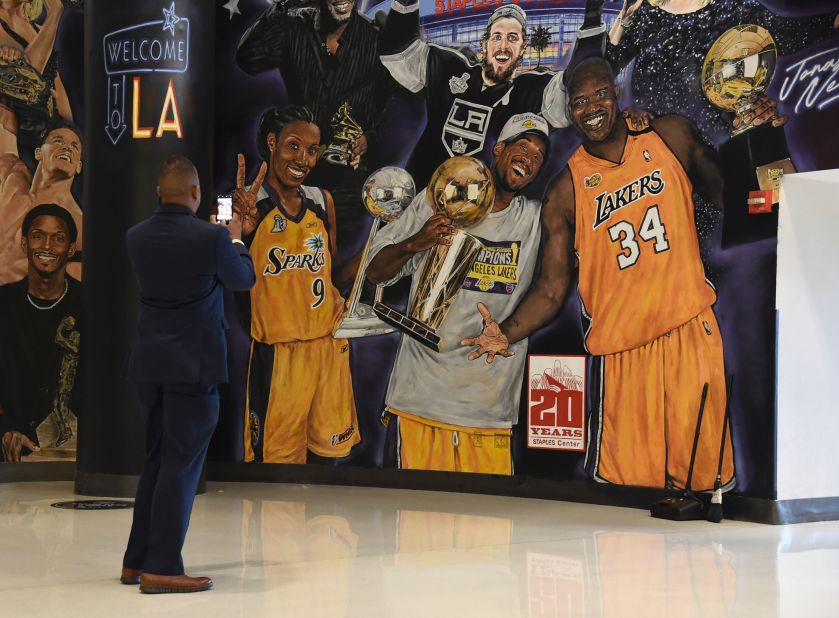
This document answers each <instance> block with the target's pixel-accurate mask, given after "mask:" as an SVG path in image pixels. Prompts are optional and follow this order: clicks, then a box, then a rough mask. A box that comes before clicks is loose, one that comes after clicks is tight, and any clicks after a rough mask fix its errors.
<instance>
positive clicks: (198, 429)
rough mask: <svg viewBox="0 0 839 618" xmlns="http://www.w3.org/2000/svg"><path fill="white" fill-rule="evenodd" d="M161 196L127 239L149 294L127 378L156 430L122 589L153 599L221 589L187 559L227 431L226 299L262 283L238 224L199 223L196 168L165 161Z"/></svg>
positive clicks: (150, 436)
mask: <svg viewBox="0 0 839 618" xmlns="http://www.w3.org/2000/svg"><path fill="white" fill-rule="evenodd" d="M243 166H244V161H242V160H240V167H243ZM264 173H265V172H264V170H262V171H261V172H260V177H259V178H257V180H256V181H255V182H254V185H253V187H255V189H254V188H253V187H252V190H258V188H259V185H260V184H261V181H262V176H263V175H264ZM157 194H158V196H160V206H158V208H157V210H156V211H155V213H154V215H152V216H151V217H150V218H149V219H147V220H145V221H143V222H141V223H139V224H137V225H135V226H134V227H132V228H131V229H130V230H128V234H127V235H126V241H127V245H128V256H129V258H130V260H131V267H132V269H133V270H134V274H135V276H136V278H137V281H138V283H139V288H140V316H139V320H138V325H137V334H136V337H135V339H134V341H133V344H132V346H131V353H130V356H129V359H128V366H127V370H128V377H129V379H131V380H132V381H134V382H136V383H137V391H138V394H139V398H140V402H141V404H142V407H143V410H144V413H145V414H146V420H147V429H146V460H145V463H144V466H143V474H142V476H141V477H140V483H139V486H138V488H137V499H136V502H135V506H134V523H133V525H132V527H131V536H130V537H129V539H128V549H127V550H126V552H125V557H124V559H123V569H122V576H121V578H120V581H122V583H125V584H135V583H139V584H140V591H141V592H145V593H162V592H198V591H201V590H208V589H209V588H211V587H212V585H213V582H212V580H210V579H209V578H207V577H188V576H186V575H185V574H184V566H183V560H182V558H181V549H182V547H183V543H184V537H185V536H186V530H187V526H188V525H189V517H190V513H191V512H192V503H193V499H194V497H195V491H196V489H197V487H198V479H199V476H200V474H201V467H202V465H203V463H204V458H205V456H206V454H207V447H208V445H209V443H210V437H211V436H212V434H213V430H214V429H215V427H216V422H217V421H218V409H219V408H218V406H219V399H218V388H217V384H219V383H221V382H227V379H228V376H227V344H226V340H225V330H226V329H227V323H226V321H225V319H224V302H223V289H224V288H227V289H228V290H233V291H245V290H248V289H250V288H251V286H253V284H254V282H255V281H256V278H255V276H254V272H253V262H252V261H251V257H250V255H249V254H248V251H247V249H246V248H245V245H244V244H243V243H242V241H241V236H242V223H241V220H240V219H239V218H238V216H237V215H235V214H234V218H233V220H232V221H230V224H229V225H228V226H223V225H222V226H218V225H213V224H211V223H208V222H206V221H201V220H200V219H198V218H197V217H196V216H195V212H196V211H197V209H198V205H199V203H200V202H201V186H200V183H199V180H198V172H197V171H196V169H195V166H194V165H193V164H192V163H191V162H190V161H189V159H186V158H184V157H180V156H172V157H169V158H167V159H166V160H165V161H163V163H162V164H161V166H160V176H159V178H158V186H157ZM231 241H232V242H231Z"/></svg>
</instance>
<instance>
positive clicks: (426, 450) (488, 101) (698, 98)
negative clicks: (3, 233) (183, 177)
mask: <svg viewBox="0 0 839 618" xmlns="http://www.w3.org/2000/svg"><path fill="white" fill-rule="evenodd" d="M599 5H602V6H599ZM835 9H836V7H835V6H831V4H830V3H828V2H812V3H807V6H806V7H805V6H803V5H802V4H801V3H797V4H795V5H793V4H792V3H790V2H781V1H770V0H766V1H765V2H757V1H756V0H749V1H747V2H731V1H728V0H712V1H708V0H696V1H693V2H678V1H676V0H655V1H652V0H636V1H634V2H633V1H627V2H625V3H619V2H606V3H599V2H594V3H592V2H589V3H585V2H575V1H567V2H566V1H559V0H546V1H536V0H531V1H522V2H518V3H502V2H447V1H445V0H437V1H436V2H432V1H431V0H420V1H419V2H411V1H410V0H388V1H386V2H382V3H379V4H375V3H363V2H362V3H357V2H352V1H345V0H339V1H333V0H321V1H315V2H309V3H302V4H298V3H293V2H269V3H265V2H263V1H262V0H230V1H228V2H226V3H224V4H223V5H222V7H221V8H220V11H219V13H218V26H217V27H218V32H219V36H218V39H219V51H218V54H217V58H218V62H219V71H218V75H219V76H220V77H219V80H218V84H217V88H218V89H219V92H220V94H221V93H222V92H230V91H235V92H238V93H244V94H246V96H241V97H236V99H235V100H233V99H230V98H227V99H225V98H224V97H222V96H220V97H219V108H218V109H217V126H216V138H217V151H216V153H217V156H216V185H217V188H218V192H219V193H226V192H230V191H231V190H233V192H234V197H235V195H236V193H237V192H238V194H239V198H238V199H234V204H236V203H238V204H239V205H240V206H239V208H241V209H243V212H245V214H246V218H247V220H248V221H249V225H250V226H251V228H250V229H251V232H252V233H251V236H250V241H249V242H250V246H251V253H252V254H253V256H254V260H255V263H256V265H257V270H258V271H261V274H262V277H261V280H260V282H259V283H258V284H257V286H256V288H254V291H253V292H252V293H251V294H250V295H247V297H246V298H242V299H239V302H237V303H236V308H235V313H236V314H237V317H238V319H239V322H240V323H242V324H243V328H242V330H241V331H239V332H236V333H233V335H232V337H233V339H234V341H236V342H237V346H238V350H239V351H238V353H236V354H235V355H234V356H235V358H234V359H233V362H234V364H235V365H237V366H238V367H239V373H240V375H241V376H242V377H243V380H242V382H243V383H242V384H241V385H240V386H239V387H238V388H237V387H236V386H235V385H233V384H231V387H230V389H229V392H228V393H227V395H228V396H227V404H228V405H227V410H226V413H227V419H228V420H227V423H228V424H227V427H228V429H229V430H231V431H235V435H234V437H233V438H231V439H229V440H228V442H227V443H226V444H227V445H229V447H230V450H232V451H233V452H232V453H231V454H232V455H233V458H235V459H244V460H245V461H254V462H265V463H303V462H308V463H319V464H327V465H353V466H384V467H399V468H403V469H421V470H443V471H460V472H476V473H492V474H527V475H533V476H542V477H548V478H555V479H568V478H589V479H593V480H596V481H601V482H608V483H617V484H629V485H642V486H652V487H665V486H668V487H684V484H685V482H686V476H687V474H688V472H689V470H688V469H689V462H690V459H691V455H692V452H693V451H695V452H696V455H695V459H696V465H695V469H694V470H693V487H694V488H697V489H700V488H701V489H710V488H712V487H713V486H714V483H715V480H716V481H717V484H718V485H722V486H723V488H724V489H731V488H736V491H738V492H742V493H744V494H747V495H760V496H768V495H771V493H772V491H773V487H774V478H773V473H772V469H773V465H772V462H773V449H774V427H773V420H772V419H773V406H774V373H773V372H774V335H773V333H774V320H775V316H774V277H775V265H774V259H775V246H776V240H775V234H774V229H773V227H774V226H776V224H777V204H776V202H777V195H776V191H775V190H774V187H776V186H777V181H778V178H779V177H780V175H781V174H782V173H784V172H787V173H789V172H791V171H794V170H797V171H806V170H812V169H823V168H831V167H836V166H837V165H839V159H838V158H837V155H836V153H835V151H834V150H831V149H830V148H828V147H827V146H826V145H825V144H823V142H822V141H821V140H819V139H818V138H817V137H816V136H817V135H818V134H819V132H820V131H824V130H825V128H826V127H830V126H835V123H836V121H837V119H839V104H837V101H836V96H835V94H832V89H831V83H834V81H835V69H836V57H837V54H839V39H837V38H836V30H837V26H839V22H837V14H836V12H835ZM726 37H727V38H726ZM715 43H716V45H715ZM594 57H600V58H605V60H606V62H603V61H598V60H595V59H593V58H594ZM569 68H571V69H573V71H569V70H568V69H569ZM222 76H224V77H222ZM236 153H244V155H245V159H246V161H247V165H246V166H245V167H246V170H244V171H241V170H239V182H238V183H236V184H234V179H236V178H237V168H238V166H239V165H240V164H239V163H238V162H237V158H236ZM767 157H769V158H767ZM764 159H766V160H764ZM262 161H264V162H265V163H266V164H267V175H266V176H265V179H264V181H263V182H261V186H259V187H258V188H255V184H257V183H254V185H250V183H251V181H252V180H253V179H254V177H255V176H256V174H257V168H258V167H259V165H260V163H261V162H262ZM405 172H407V174H406V173H405ZM773 183H775V184H774V185H773ZM249 186H250V189H248V187H249ZM248 191H249V193H248ZM234 207H235V206H234ZM761 211H762V212H761ZM359 268H360V269H361V270H360V272H361V273H362V274H360V275H359V276H357V277H356V276H355V275H356V274H357V273H358V272H359ZM727 410H728V414H727ZM700 415H701V419H702V420H701V422H700V421H699V418H700ZM224 422H225V421H222V423H224ZM697 424H699V431H698V432H697ZM724 427H725V432H723V428H724ZM729 428H730V431H729ZM723 433H725V435H723ZM695 438H696V439H695ZM721 447H722V448H721ZM217 452H218V451H217ZM717 477H719V478H717Z"/></svg>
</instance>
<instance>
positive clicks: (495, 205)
mask: <svg viewBox="0 0 839 618" xmlns="http://www.w3.org/2000/svg"><path fill="white" fill-rule="evenodd" d="M548 131H549V129H548V124H547V122H546V121H545V120H544V119H543V118H542V117H540V116H538V115H536V114H532V113H526V114H518V115H515V116H513V117H512V118H511V119H510V120H509V121H508V122H507V123H506V124H505V125H504V127H503V129H502V130H501V133H500V136H499V139H498V143H497V144H496V145H495V148H494V149H493V155H494V159H493V163H492V166H491V168H487V166H486V165H484V164H483V163H481V162H480V161H478V160H477V159H473V158H471V157H454V158H452V159H449V160H448V161H446V162H445V163H443V164H442V165H441V166H440V167H439V168H438V170H437V171H436V172H435V173H434V175H433V177H432V180H431V183H430V184H429V186H428V187H427V188H426V189H425V190H422V191H420V192H418V194H417V197H416V198H415V199H414V201H413V202H412V203H411V205H410V206H409V207H408V208H407V209H406V210H405V212H404V213H403V214H402V216H401V217H400V218H399V219H398V220H396V221H394V222H393V223H390V224H388V225H387V226H386V227H385V228H384V229H383V230H382V231H381V232H379V233H378V234H377V235H376V237H375V239H374V240H373V242H372V244H371V247H370V249H369V255H370V256H371V257H370V258H369V259H368V261H367V271H366V275H367V278H368V280H370V281H371V282H373V283H376V284H383V285H390V284H393V283H395V282H396V281H398V280H399V279H401V278H402V277H405V276H410V277H411V278H412V279H411V295H410V300H409V315H401V314H399V313H398V312H397V311H395V310H393V309H391V308H389V307H386V306H385V305H383V304H382V303H377V304H376V309H377V311H376V312H377V314H378V315H379V316H380V317H382V318H383V319H385V320H386V321H388V322H391V323H393V324H395V325H398V327H399V328H400V329H401V330H402V331H403V333H404V334H407V335H408V336H403V338H402V342H401V344H400V348H399V352H398V355H397V358H396V362H395V365H394V368H393V372H392V374H391V378H390V384H389V387H388V392H387V397H386V400H385V403H386V405H387V409H386V412H385V415H384V416H383V419H384V420H386V421H387V423H388V429H389V432H390V433H391V435H392V436H393V437H397V433H398V444H399V452H398V465H399V467H400V468H408V469H424V470H446V471H458V472H482V473H491V474H511V473H512V458H511V451H510V434H511V428H512V425H513V424H514V423H515V422H516V419H517V417H518V409H519V396H520V389H519V383H520V381H521V377H522V371H523V369H524V360H525V357H526V354H525V351H526V348H527V341H526V340H522V341H520V342H518V343H517V344H516V346H518V348H517V349H518V350H519V351H520V352H521V353H520V354H518V355H516V356H515V357H513V358H512V359H511V360H510V362H507V363H495V364H493V365H488V366H486V367H482V366H480V365H477V364H475V363H470V362H469V361H468V360H467V355H466V354H465V353H464V350H463V347H462V346H461V344H460V342H461V340H462V339H463V338H464V337H465V336H467V335H471V334H473V333H474V332H477V331H479V330H480V327H481V316H480V315H479V314H477V313H476V312H475V305H476V303H483V305H485V306H486V307H489V309H490V310H491V311H492V312H493V315H494V314H496V312H497V313H498V314H499V315H505V316H506V315H509V314H510V313H512V311H513V309H514V308H515V307H516V305H517V304H518V303H519V302H520V300H521V298H522V297H523V295H524V294H525V293H526V291H527V289H528V287H529V286H530V282H531V280H532V278H533V272H534V268H535V266H536V261H537V257H538V252H539V241H540V211H541V204H540V203H539V202H538V201H536V200H530V199H527V198H526V197H525V196H523V195H521V193H520V192H521V191H522V190H523V189H524V188H525V187H527V186H528V185H529V184H530V183H531V182H533V180H534V179H535V178H536V176H537V175H538V174H539V171H540V170H541V168H542V165H543V163H544V161H545V159H546V157H547V152H548Z"/></svg>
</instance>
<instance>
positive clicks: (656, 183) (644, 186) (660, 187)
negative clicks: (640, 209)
mask: <svg viewBox="0 0 839 618" xmlns="http://www.w3.org/2000/svg"><path fill="white" fill-rule="evenodd" d="M665 186H666V185H665V182H664V180H662V178H661V170H660V169H659V170H655V171H654V172H652V173H650V174H647V175H645V176H641V177H640V178H638V179H637V180H633V181H632V182H630V183H629V184H627V185H624V186H623V187H621V188H620V189H618V190H617V191H613V192H611V193H606V192H604V193H601V194H600V195H598V196H597V197H596V198H594V199H595V203H596V204H597V218H596V219H595V221H594V227H593V229H595V230H596V229H597V228H598V227H600V226H601V225H602V224H604V223H606V221H608V220H609V217H611V216H612V213H613V212H615V211H616V210H620V209H621V208H624V207H625V206H629V205H630V204H634V203H635V202H637V201H638V200H640V199H641V198H643V197H645V196H647V195H658V194H659V193H661V192H662V191H664V187H665Z"/></svg>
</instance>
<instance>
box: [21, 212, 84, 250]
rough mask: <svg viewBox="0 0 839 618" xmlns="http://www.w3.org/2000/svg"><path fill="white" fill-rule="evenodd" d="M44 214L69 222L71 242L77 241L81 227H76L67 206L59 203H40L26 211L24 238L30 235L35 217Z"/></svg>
mask: <svg viewBox="0 0 839 618" xmlns="http://www.w3.org/2000/svg"><path fill="white" fill-rule="evenodd" d="M44 216H49V217H56V218H58V219H61V220H62V221H64V222H65V223H66V224H67V233H68V234H69V235H70V242H76V238H78V236H79V229H78V228H77V227H76V222H75V221H73V215H71V214H70V212H69V211H68V210H67V209H66V208H64V207H63V206H59V205H58V204H38V205H37V206H35V207H34V208H33V209H32V210H30V211H29V212H28V213H26V216H25V217H24V218H23V225H22V226H21V232H22V233H23V237H24V238H26V237H27V236H28V235H29V230H31V229H32V224H33V223H34V222H35V219H37V218H38V217H44Z"/></svg>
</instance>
